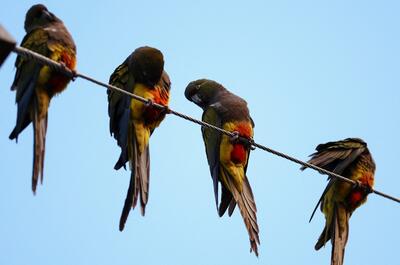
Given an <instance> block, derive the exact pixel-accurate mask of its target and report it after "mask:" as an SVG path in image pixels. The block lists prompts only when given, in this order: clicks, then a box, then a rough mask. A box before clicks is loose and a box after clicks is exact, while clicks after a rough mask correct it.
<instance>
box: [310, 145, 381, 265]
mask: <svg viewBox="0 0 400 265" xmlns="http://www.w3.org/2000/svg"><path fill="white" fill-rule="evenodd" d="M316 150H317V152H315V153H314V154H312V155H311V159H310V161H309V163H311V164H313V165H316V166H318V167H322V168H324V169H326V170H329V171H332V172H334V173H337V174H339V175H342V176H344V177H346V178H348V179H351V180H354V181H357V182H358V183H360V184H361V186H359V187H354V186H353V185H352V184H349V183H347V182H344V181H341V180H339V179H336V178H332V177H329V183H328V185H327V187H326V188H325V190H324V192H323V193H322V196H321V198H320V200H319V201H318V203H317V206H316V207H315V209H314V211H313V213H312V215H311V218H310V221H311V219H312V218H313V216H314V213H315V211H316V209H317V208H318V205H321V211H322V212H323V213H324V215H325V219H326V224H325V228H324V230H323V231H322V233H321V235H320V237H319V239H318V241H317V243H316V244H315V249H316V250H319V249H320V248H321V247H322V246H324V245H325V243H326V242H327V241H328V240H331V243H332V255H331V264H332V265H341V264H343V260H344V251H345V246H346V243H347V239H348V233H349V218H350V217H351V215H352V213H353V212H354V210H355V209H357V208H358V207H359V206H360V205H361V204H363V203H364V202H365V201H366V199H367V196H368V194H369V191H370V189H372V187H373V184H374V173H375V163H374V161H373V159H372V156H371V153H370V152H369V150H368V147H367V144H366V143H365V142H364V141H363V140H361V139H358V138H347V139H345V140H342V141H337V142H328V143H325V144H320V145H318V146H317V148H316ZM304 169H305V168H304V167H303V168H302V170H304Z"/></svg>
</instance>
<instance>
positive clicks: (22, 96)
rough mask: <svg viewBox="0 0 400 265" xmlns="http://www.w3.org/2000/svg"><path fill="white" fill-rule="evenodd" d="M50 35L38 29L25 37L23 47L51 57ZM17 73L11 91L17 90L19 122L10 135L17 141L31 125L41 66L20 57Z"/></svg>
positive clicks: (16, 65)
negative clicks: (31, 110)
mask: <svg viewBox="0 0 400 265" xmlns="http://www.w3.org/2000/svg"><path fill="white" fill-rule="evenodd" d="M47 41H48V34H47V32H46V31H44V30H43V29H37V30H34V31H32V32H31V33H29V34H27V35H25V37H24V39H23V40H22V43H21V46H22V47H24V48H27V49H30V50H32V51H35V52H37V53H40V54H42V55H44V56H49V54H50V50H49V49H48V47H47ZM15 67H16V68H17V71H16V73H15V78H14V82H13V83H12V85H11V90H16V97H15V101H16V103H17V105H18V114H17V122H16V125H15V128H14V130H13V131H12V132H11V134H10V137H9V138H10V139H16V138H17V137H18V134H19V133H20V132H22V131H23V130H24V129H25V128H26V127H27V126H28V125H29V124H30V123H31V121H32V120H31V116H30V113H29V109H30V106H32V104H33V98H34V92H35V87H36V82H37V80H38V78H39V73H40V69H41V67H42V66H41V65H40V64H37V63H35V62H34V61H32V60H28V59H25V58H23V57H22V56H18V57H17V60H16V61H15Z"/></svg>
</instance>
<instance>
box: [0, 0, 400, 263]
mask: <svg viewBox="0 0 400 265" xmlns="http://www.w3.org/2000/svg"><path fill="white" fill-rule="evenodd" d="M35 3H36V2H34V1H22V0H21V1H5V2H3V3H2V8H1V9H0V17H1V21H0V23H1V24H2V25H3V26H5V27H6V28H7V30H8V31H9V32H10V33H11V34H12V35H13V36H14V37H15V38H16V39H17V40H18V41H21V40H22V38H23V36H24V34H25V32H24V30H23V23H24V18H25V13H26V11H27V10H28V9H29V7H30V6H31V5H32V4H35ZM43 3H44V4H45V5H47V7H48V8H49V10H50V11H52V12H54V13H55V14H56V15H57V16H58V17H60V18H61V19H62V20H63V21H64V23H65V24H66V26H67V27H68V28H69V30H70V32H71V34H72V35H73V37H74V39H75V42H76V44H77V48H78V70H79V71H80V72H82V73H85V74H89V75H91V76H93V77H95V78H98V79H100V80H103V81H108V78H109V75H110V74H111V73H112V71H113V70H114V69H115V67H116V66H118V65H119V64H120V63H121V62H122V61H123V60H124V59H125V58H126V57H127V56H128V55H129V54H130V53H131V52H132V51H133V50H134V49H135V48H137V47H139V46H143V45H150V46H154V47H157V48H159V49H160V50H161V51H162V52H163V53H164V57H165V62H166V63H165V69H166V70H167V72H168V73H169V74H170V76H171V80H172V82H173V87H172V91H171V94H172V97H171V105H170V106H171V108H173V109H175V110H178V111H182V112H185V113H187V114H189V115H192V116H194V117H197V118H200V117H201V110H200V108H198V107H197V106H195V105H194V104H192V103H191V102H189V101H187V100H186V99H185V97H184V95H183V93H184V89H185V87H186V85H187V84H188V82H190V81H192V80H195V79H198V78H203V77H205V78H210V79H215V80H217V81H219V82H220V83H222V84H224V85H225V86H226V87H227V88H228V89H230V90H231V91H232V92H234V93H236V94H237V95H239V96H241V97H243V98H244V99H246V100H247V102H248V104H249V108H250V111H251V115H252V117H253V119H254V121H255V123H256V127H255V140H256V141H257V142H259V143H262V144H265V145H267V146H269V147H272V148H275V149H278V150H280V151H284V152H287V153H289V154H291V155H294V156H296V157H298V158H301V159H303V160H305V159H307V156H308V155H309V154H310V153H312V152H313V151H314V148H315V146H316V145H317V144H319V143H322V142H326V141H331V140H339V139H343V138H347V137H360V138H363V139H364V140H365V141H366V142H368V145H369V148H370V150H371V152H372V154H373V156H374V159H375V162H376V164H377V171H376V185H375V188H376V189H378V190H381V191H384V192H387V193H389V194H393V195H396V196H400V188H399V187H400V180H399V179H400V178H399V173H398V166H399V162H398V160H399V150H400V141H399V135H400V118H399V113H400V74H399V73H400V65H399V64H400V52H399V47H400V17H399V11H400V4H399V2H398V1H361V0H359V1H345V0H339V1H250V0H249V1H108V2H105V1H104V2H102V1H43ZM15 58H16V56H15V55H14V54H13V55H11V56H10V57H9V58H8V60H7V61H6V63H5V64H4V65H3V66H2V68H1V69H0V88H1V89H0V106H1V107H0V147H1V152H0V177H1V183H2V184H1V185H2V190H1V192H0V216H1V222H0V223H1V225H0V264H8V265H12V264H59V265H61V264H143V265H145V264H199V265H202V264H218V265H224V264H329V259H330V244H328V245H327V246H326V247H325V248H324V249H322V250H320V251H319V252H316V251H314V244H315V242H316V240H317V238H318V236H319V234H320V232H321V231H322V229H323V225H324V218H323V215H322V214H321V213H320V212H318V213H317V214H316V217H315V219H314V220H313V222H312V223H311V224H309V223H308V218H309V216H310V214H311V211H312V209H313V208H314V205H315V203H316V202H317V200H318V198H319V196H320V194H321V192H322V191H323V189H324V187H325V185H326V177H325V176H321V175H319V174H318V173H317V172H313V171H311V170H307V171H305V172H300V170H299V166H298V165H295V164H292V163H291V162H288V161H285V160H282V159H280V158H277V157H275V156H272V155H271V154H268V153H265V152H263V151H260V150H255V151H254V152H252V154H251V158H250V163H249V166H248V176H249V179H250V183H251V185H252V187H253V191H254V194H255V198H256V202H257V206H258V220H259V225H260V229H261V231H260V238H261V246H260V257H259V258H258V259H257V258H255V256H254V255H253V254H250V253H249V242H248V236H247V232H246V230H245V227H244V224H243V222H242V219H241V217H240V214H239V212H238V211H237V210H236V211H235V214H234V215H233V216H232V217H231V218H229V217H223V218H219V217H218V216H217V212H216V209H215V204H214V198H213V190H212V181H211V178H210V175H209V170H208V165H207V162H206V156H205V151H204V146H203V142H202V138H201V132H200V127H199V126H197V125H194V124H191V123H188V122H186V121H184V120H181V119H179V118H177V117H175V116H168V117H167V118H166V120H165V121H164V123H163V124H162V125H161V126H160V128H158V129H157V130H156V132H155V133H154V134H153V136H152V138H151V141H150V146H151V185H150V186H151V187H150V201H149V204H148V207H147V213H146V217H145V218H142V217H141V216H140V214H139V211H138V210H137V209H136V210H135V211H134V212H131V214H130V216H129V219H128V222H127V226H126V228H125V231H124V232H123V233H120V232H119V231H118V221H119V217H120V213H121V209H122V205H123V202H124V199H125V196H126V190H127V187H128V182H129V172H128V171H124V170H120V171H115V170H114V169H113V166H114V163H115V162H116V160H117V158H118V155H119V148H117V145H116V142H115V141H114V139H113V138H112V137H111V136H110V134H109V131H108V115H107V97H106V91H105V89H104V88H101V87H98V86H95V85H94V84H91V83H89V82H87V81H84V80H80V79H78V80H76V81H75V82H74V83H71V84H70V85H69V87H68V89H67V90H66V91H65V92H64V93H63V94H62V95H60V96H59V97H57V98H55V99H54V100H53V101H52V104H51V107H50V114H49V127H48V133H47V144H46V148H47V150H46V151H47V152H46V159H45V170H44V172H45V176H44V185H43V186H39V187H38V192H37V195H36V196H33V195H32V192H31V190H30V189H31V184H30V182H31V170H32V145H33V137H32V127H31V126H30V127H28V128H27V129H26V130H25V131H24V132H23V133H22V134H21V136H20V139H19V143H18V144H16V143H15V142H12V141H10V140H8V135H9V133H10V132H11V130H12V128H13V127H14V124H15V119H16V110H17V108H16V105H15V104H14V97H15V94H14V93H13V92H10V90H9V87H10V85H11V83H12V80H13V78H14V74H15V69H14V66H13V64H14V61H15ZM399 207H400V205H398V204H396V203H394V202H391V201H389V200H386V199H383V198H381V197H378V196H376V195H371V196H370V197H369V199H368V203H367V204H366V205H364V206H362V207H361V208H359V209H358V210H357V211H356V212H355V213H354V215H353V216H352V218H351V220H350V237H349V241H348V244H347V249H346V256H345V262H346V264H353V265H357V264H400V261H399V257H398V249H399V241H398V239H399V236H400V232H399V228H398V225H399V222H400V208H399Z"/></svg>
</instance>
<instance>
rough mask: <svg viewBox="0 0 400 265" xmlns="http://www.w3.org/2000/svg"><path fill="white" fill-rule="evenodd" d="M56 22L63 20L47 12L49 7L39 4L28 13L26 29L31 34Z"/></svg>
mask: <svg viewBox="0 0 400 265" xmlns="http://www.w3.org/2000/svg"><path fill="white" fill-rule="evenodd" d="M54 22H61V20H60V19H59V18H58V17H56V16H55V15H54V14H53V13H51V12H50V11H49V10H47V7H45V6H44V5H42V4H38V5H34V6H32V7H31V8H29V10H28V12H26V16H25V25H24V28H25V31H26V32H27V33H29V32H31V31H32V30H34V29H37V28H40V27H45V26H47V25H49V24H51V23H54Z"/></svg>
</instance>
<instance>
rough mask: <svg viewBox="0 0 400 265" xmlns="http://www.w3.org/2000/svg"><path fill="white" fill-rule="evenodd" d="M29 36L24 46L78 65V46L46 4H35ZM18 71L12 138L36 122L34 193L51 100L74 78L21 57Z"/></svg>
mask: <svg viewBox="0 0 400 265" xmlns="http://www.w3.org/2000/svg"><path fill="white" fill-rule="evenodd" d="M25 31H26V35H25V37H24V39H23V40H22V43H21V46H22V47H24V48H27V49H30V50H32V51H34V52H37V53H40V54H42V55H44V56H46V57H48V58H50V59H52V60H54V61H57V62H59V63H62V64H64V65H65V66H66V67H68V68H69V69H71V70H74V69H75V66H76V47H75V43H74V41H73V39H72V37H71V35H70V33H69V32H68V30H67V29H66V27H65V26H64V24H63V22H62V21H61V20H60V19H59V18H57V17H56V16H55V15H54V14H53V13H51V12H49V11H48V10H47V8H46V7H45V6H44V5H40V4H39V5H34V6H32V7H31V8H30V9H29V10H28V12H27V13H26V18H25ZM15 66H16V68H17V71H16V73H15V78H14V82H13V84H12V86H11V90H15V91H16V103H17V105H18V114H17V122H16V125H15V128H14V129H13V131H12V132H11V134H10V136H9V138H10V139H11V140H13V139H16V140H18V136H19V134H20V133H21V132H22V131H23V130H24V129H25V128H26V127H27V126H28V125H29V124H30V123H31V122H32V123H33V133H34V145H33V149H34V152H33V170H32V191H33V192H34V193H35V192H36V187H37V182H38V177H39V175H40V180H41V182H43V165H44V153H45V143H46V131H47V113H48V108H49V104H50V100H51V99H52V97H53V96H55V95H57V94H59V93H61V92H62V91H63V90H64V89H65V88H66V87H67V85H68V83H69V81H70V79H69V78H68V77H67V76H65V75H63V74H62V73H60V72H57V71H55V70H53V69H51V68H50V67H48V66H46V65H41V64H37V63H35V62H34V61H32V60H28V59H25V58H23V57H21V56H18V57H17V60H16V62H15Z"/></svg>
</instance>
